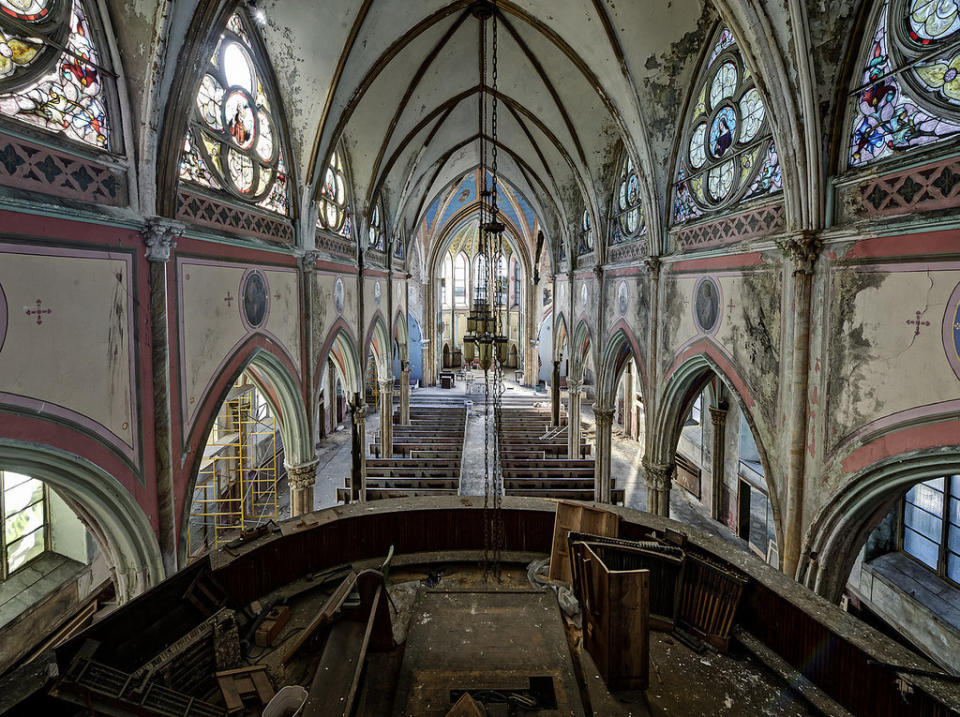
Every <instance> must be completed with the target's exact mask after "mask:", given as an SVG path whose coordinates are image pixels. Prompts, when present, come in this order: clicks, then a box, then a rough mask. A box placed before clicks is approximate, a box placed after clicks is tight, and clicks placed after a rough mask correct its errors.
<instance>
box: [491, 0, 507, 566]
mask: <svg viewBox="0 0 960 717" xmlns="http://www.w3.org/2000/svg"><path fill="white" fill-rule="evenodd" d="M492 65H493V67H492V70H493V79H492V87H491V89H492V92H491V95H492V97H491V112H490V129H491V137H490V140H491V142H490V144H491V169H492V175H493V176H492V180H491V188H490V221H491V222H493V223H496V222H499V209H498V207H497V201H498V199H499V197H498V190H499V187H498V182H499V177H498V167H497V105H498V98H497V72H498V67H497V65H498V52H497V10H496V8H494V11H493V58H492ZM496 236H497V239H498V241H497V252H496V253H495V254H494V251H493V241H492V240H491V241H490V254H491V260H492V261H491V262H490V263H488V266H489V267H492V270H493V275H494V282H493V284H494V286H493V294H494V296H493V302H492V303H491V309H492V311H493V325H494V336H495V337H497V338H500V337H501V336H502V335H503V331H502V327H501V322H500V311H499V300H500V285H499V282H500V262H501V261H502V259H503V233H502V232H499V233H497V235H496ZM500 346H501V343H500V342H498V341H495V342H494V343H493V346H492V347H491V349H492V354H493V355H492V362H493V383H494V385H493V401H494V406H493V430H494V451H495V452H494V465H493V476H492V478H493V528H492V532H493V573H494V577H495V578H496V579H497V580H498V581H499V580H500V554H501V552H502V550H503V546H504V542H505V541H504V526H503V505H502V497H503V470H502V466H501V462H500V451H501V446H502V440H501V439H502V429H503V411H502V409H503V402H502V399H503V391H504V388H503V365H502V364H501V362H500V350H499V349H500Z"/></svg>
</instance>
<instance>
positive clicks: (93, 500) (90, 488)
mask: <svg viewBox="0 0 960 717" xmlns="http://www.w3.org/2000/svg"><path fill="white" fill-rule="evenodd" d="M0 466H2V467H3V468H4V470H11V471H16V472H18V473H24V474H26V475H29V476H31V477H33V478H37V479H38V480H42V481H43V482H44V483H48V484H49V485H51V486H52V487H53V488H55V489H56V490H57V492H59V493H60V494H61V495H63V497H64V498H66V499H67V501H68V502H69V503H70V504H71V506H72V507H75V508H77V509H78V510H79V511H80V512H81V513H82V514H83V517H84V519H85V520H86V521H88V525H89V527H90V528H91V530H92V532H93V533H94V534H95V535H96V536H97V538H98V543H100V547H101V549H103V550H104V554H105V557H106V558H107V561H108V563H109V564H110V566H111V567H112V568H113V570H114V575H115V578H116V585H117V593H118V598H119V600H120V602H126V601H127V600H129V599H130V598H132V597H134V596H135V595H138V594H140V593H141V592H143V591H144V590H146V589H147V588H149V587H152V586H153V585H156V584H157V583H159V582H160V581H161V580H163V578H164V571H163V562H162V559H161V555H160V545H159V543H158V542H157V537H156V535H155V533H154V531H153V528H152V527H151V525H150V521H149V520H148V518H147V516H146V514H145V513H144V511H143V509H142V508H141V507H140V506H139V505H138V504H137V502H136V500H135V499H134V497H133V496H132V495H131V494H130V492H129V491H128V490H127V489H126V488H124V487H123V486H122V485H120V483H118V482H117V480H116V479H115V478H114V477H113V476H111V475H110V474H109V473H107V472H106V471H105V470H103V469H102V468H100V467H99V466H97V465H96V464H94V463H92V462H90V461H88V460H87V459H85V458H82V457H81V456H78V455H76V454H74V453H68V452H67V451H63V450H60V449H58V448H54V447H52V446H48V445H41V444H35V443H26V442H24V441H14V440H12V439H7V438H0Z"/></svg>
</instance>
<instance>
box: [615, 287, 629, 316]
mask: <svg viewBox="0 0 960 717" xmlns="http://www.w3.org/2000/svg"><path fill="white" fill-rule="evenodd" d="M627 301H628V297H627V282H625V281H621V282H620V285H619V286H618V287H617V311H619V312H620V316H626V314H627Z"/></svg>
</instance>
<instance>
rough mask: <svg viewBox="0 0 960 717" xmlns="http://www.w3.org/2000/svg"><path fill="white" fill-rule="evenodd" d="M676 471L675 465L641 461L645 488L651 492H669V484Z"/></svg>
mask: <svg viewBox="0 0 960 717" xmlns="http://www.w3.org/2000/svg"><path fill="white" fill-rule="evenodd" d="M676 471H677V464H676V463H653V462H652V461H648V460H647V459H646V458H644V459H643V472H644V475H645V476H646V479H647V487H648V488H650V489H653V490H660V491H664V490H670V482H671V481H672V480H673V475H674V473H676Z"/></svg>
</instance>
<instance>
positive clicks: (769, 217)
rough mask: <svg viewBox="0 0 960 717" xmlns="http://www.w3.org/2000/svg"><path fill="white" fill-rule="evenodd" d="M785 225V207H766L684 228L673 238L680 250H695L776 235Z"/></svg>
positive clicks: (773, 205) (677, 231)
mask: <svg viewBox="0 0 960 717" xmlns="http://www.w3.org/2000/svg"><path fill="white" fill-rule="evenodd" d="M784 224H785V218H784V211H783V205H782V204H766V205H764V206H762V207H756V208H755V209H751V210H750V211H746V212H742V213H740V214H734V215H733V216H727V217H721V218H720V219H715V220H713V221H710V222H704V223H702V224H695V225H693V226H682V227H680V228H678V229H674V230H673V236H674V239H675V240H676V242H677V246H678V247H679V248H680V250H681V251H695V250H697V249H706V248H708V247H717V246H722V245H724V244H733V243H735V242H738V241H743V240H744V239H757V238H759V237H764V236H769V235H770V234H776V233H777V232H780V231H782V230H783V227H784Z"/></svg>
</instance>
